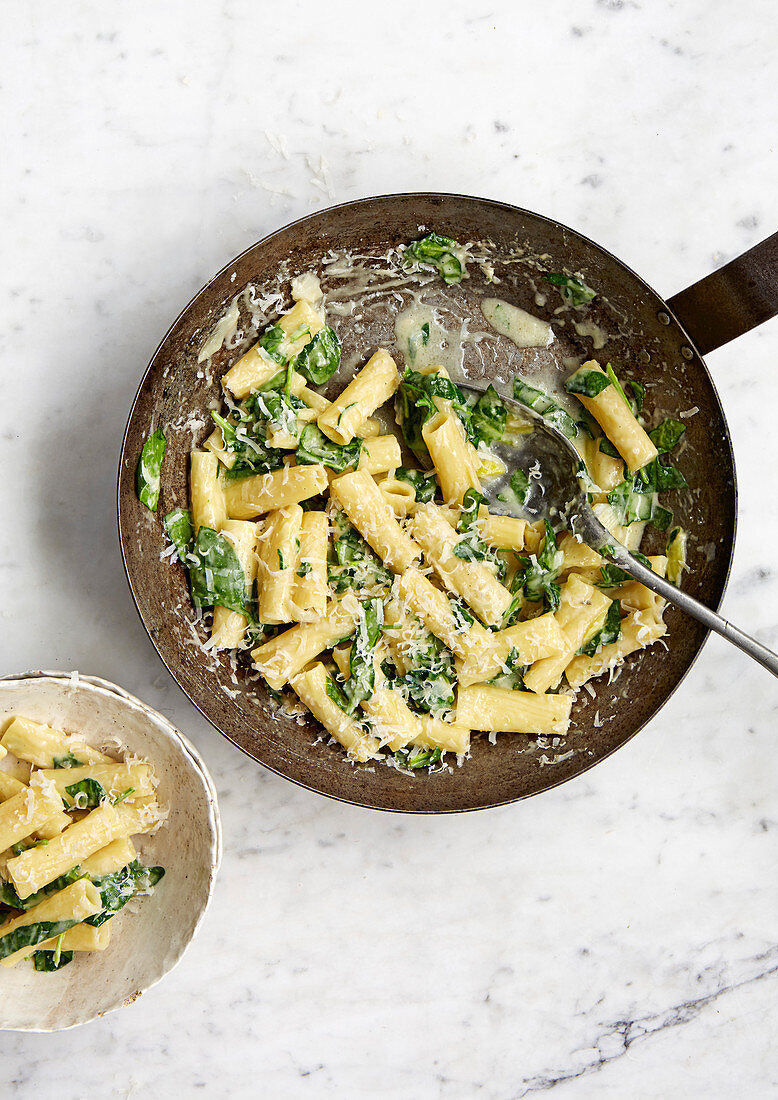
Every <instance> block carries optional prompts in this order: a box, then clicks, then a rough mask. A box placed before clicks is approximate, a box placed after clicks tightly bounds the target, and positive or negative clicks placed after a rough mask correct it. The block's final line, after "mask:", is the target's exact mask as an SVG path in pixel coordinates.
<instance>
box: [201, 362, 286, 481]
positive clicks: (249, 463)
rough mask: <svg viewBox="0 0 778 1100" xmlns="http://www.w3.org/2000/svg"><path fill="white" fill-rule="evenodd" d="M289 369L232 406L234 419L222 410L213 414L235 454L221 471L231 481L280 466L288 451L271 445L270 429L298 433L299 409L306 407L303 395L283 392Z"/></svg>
mask: <svg viewBox="0 0 778 1100" xmlns="http://www.w3.org/2000/svg"><path fill="white" fill-rule="evenodd" d="M288 373H289V372H288V371H279V373H278V374H276V375H274V377H273V378H271V379H270V381H269V382H266V383H265V385H264V386H262V387H261V388H260V389H258V390H255V391H254V392H253V393H252V394H250V396H249V397H247V398H246V400H245V401H243V402H242V403H241V404H240V405H234V406H232V407H231V410H230V420H225V419H224V417H222V416H220V415H219V413H217V412H214V413H212V414H211V416H212V417H213V420H214V422H215V423H216V424H217V425H218V426H219V427H220V428H221V432H222V438H223V440H224V449H225V450H226V451H227V452H228V453H229V454H231V455H234V456H235V461H234V463H233V465H232V466H231V467H230V468H229V469H224V470H221V471H220V476H221V477H224V478H226V479H227V480H228V481H234V480H236V479H239V478H244V477H252V476H253V475H254V474H265V473H269V472H270V471H271V470H277V469H280V467H281V466H282V465H283V460H284V456H285V454H286V452H285V451H284V450H281V449H280V448H275V447H268V445H267V436H268V431H269V430H271V429H273V430H275V429H277V430H279V431H289V432H290V433H291V434H292V435H296V434H297V415H296V414H297V410H298V409H299V408H302V407H303V402H302V401H300V399H299V398H297V397H295V396H293V395H288V394H286V393H283V392H280V391H281V390H282V389H283V386H284V382H285V380H286V377H287V375H288Z"/></svg>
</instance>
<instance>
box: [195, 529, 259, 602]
mask: <svg viewBox="0 0 778 1100" xmlns="http://www.w3.org/2000/svg"><path fill="white" fill-rule="evenodd" d="M190 563H191V564H190V566H189V578H190V581H191V587H192V599H193V601H194V603H195V606H196V607H198V608H200V607H213V606H214V605H218V606H219V607H226V608H228V609H229V610H230V611H239V612H240V613H241V614H243V615H245V614H246V613H247V603H248V595H249V594H248V591H247V589H248V586H247V584H246V574H245V573H244V572H243V566H242V565H241V564H240V561H239V560H238V555H237V554H236V553H235V548H234V546H233V545H232V543H231V542H229V541H228V540H227V539H226V538H225V537H224V536H223V535H218V534H217V533H216V532H215V531H212V530H211V528H210V527H201V528H200V530H199V531H198V532H197V538H196V539H195V544H194V547H193V549H192V555H191V558H190Z"/></svg>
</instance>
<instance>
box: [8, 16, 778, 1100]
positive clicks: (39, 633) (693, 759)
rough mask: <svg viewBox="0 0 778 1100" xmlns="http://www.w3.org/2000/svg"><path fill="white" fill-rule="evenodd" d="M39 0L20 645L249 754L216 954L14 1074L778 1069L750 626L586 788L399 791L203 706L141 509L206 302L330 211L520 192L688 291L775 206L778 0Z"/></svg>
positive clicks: (768, 824)
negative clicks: (154, 422)
mask: <svg viewBox="0 0 778 1100" xmlns="http://www.w3.org/2000/svg"><path fill="white" fill-rule="evenodd" d="M2 18H3V35H2V39H1V40H0V113H1V114H2V118H3V143H2V144H3V154H2V157H0V164H1V167H0V179H1V180H2V199H3V249H2V256H3V262H2V265H0V301H1V302H2V310H3V314H2V315H3V324H2V331H1V332H0V349H1V350H0V354H1V355H2V359H1V362H2V401H1V402H0V462H1V463H2V472H3V476H2V479H0V515H2V516H3V523H2V525H0V569H1V571H0V605H1V606H2V632H1V633H0V671H2V672H18V671H22V670H24V669H27V668H40V667H43V668H64V669H71V668H79V669H81V670H83V671H84V672H88V673H92V674H96V675H100V676H104V677H107V678H108V679H111V680H114V681H116V682H118V683H120V684H122V685H124V686H125V687H127V688H128V689H129V690H131V691H133V692H135V693H137V694H138V695H140V696H141V697H142V698H144V699H145V700H147V701H148V702H149V703H151V704H152V705H153V706H156V707H158V708H159V709H160V710H162V711H163V712H164V713H165V714H166V715H168V716H169V717H170V718H171V719H173V721H174V722H176V723H177V724H178V725H179V726H180V727H181V729H182V730H184V731H185V732H186V733H187V734H188V736H189V737H191V738H192V739H193V740H194V741H195V742H196V744H197V745H198V747H199V748H200V750H201V751H202V753H203V755H204V756H205V758H206V760H207V761H208V762H209V764H210V766H211V768H212V771H213V775H214V777H215V780H216V784H217V786H218V789H219V792H220V796H221V806H222V811H223V817H224V837H225V848H226V855H225V860H224V867H223V873H222V875H221V880H220V882H219V885H218V891H217V895H216V899H215V902H214V904H213V907H212V909H211V911H210V914H209V916H208V917H207V919H206V921H205V924H204V926H203V928H202V930H201V932H200V935H199V937H198V939H197V940H196V942H195V943H194V945H193V946H192V948H191V949H190V951H189V953H188V954H187V956H186V957H185V959H184V961H183V962H182V963H181V965H180V966H179V967H178V969H177V970H176V971H175V972H174V973H173V974H172V975H171V976H170V977H169V978H168V979H167V980H166V981H164V982H163V983H162V984H161V985H159V986H157V987H156V988H155V989H154V990H152V991H151V992H149V993H148V994H147V995H146V996H144V997H142V998H141V999H140V1000H139V1001H138V1002H137V1003H136V1004H135V1005H134V1006H132V1007H131V1008H128V1009H126V1010H124V1011H122V1012H121V1013H119V1014H115V1015H113V1016H111V1017H109V1018H106V1019H105V1020H103V1021H100V1022H98V1023H96V1024H92V1025H90V1026H87V1027H84V1028H81V1029H79V1030H78V1031H76V1032H72V1033H67V1034H63V1035H59V1036H56V1035H55V1036H41V1035H28V1036H22V1035H13V1034H2V1035H0V1073H1V1075H2V1083H0V1094H2V1096H3V1097H14V1098H17V1097H19V1098H22V1097H23V1098H28V1097H29V1098H32V1097H36V1098H38V1097H49V1096H57V1097H58V1100H70V1098H71V1097H72V1098H76V1097H86V1096H91V1097H94V1096H97V1097H126V1096H133V1097H154V1098H167V1097H181V1096H187V1097H188V1096H192V1095H201V1094H202V1093H203V1092H205V1094H206V1095H214V1096H236V1097H242V1096H267V1097H295V1098H296V1097H335V1096H337V1097H339V1098H351V1097H363V1096H364V1097H368V1096H369V1097H380V1098H387V1100H389V1098H391V1100H395V1098H398V1100H399V1098H406V1097H414V1098H416V1097H419V1098H428V1097H429V1098H442V1100H455V1098H456V1100H458V1098H469V1097H476V1096H477V1097H480V1098H483V1100H498V1098H499V1100H503V1098H506V1100H507V1098H518V1097H523V1096H527V1095H532V1094H533V1093H536V1092H543V1091H544V1090H547V1089H550V1088H551V1087H553V1088H554V1091H555V1095H559V1096H560V1097H567V1096H572V1097H575V1098H576V1100H578V1098H579V1097H601V1096H608V1097H620V1098H621V1097H630V1098H632V1097H637V1098H643V1097H645V1098H654V1097H668V1096H684V1097H697V1096H700V1097H702V1096H705V1097H731V1096H735V1095H744V1096H749V1097H768V1096H774V1095H776V1090H778V1053H777V1052H776V1044H775V1033H776V1026H777V1025H778V1019H777V1017H778V1011H777V1010H776V1003H778V1000H777V997H776V994H778V981H776V974H778V918H776V908H777V907H776V901H778V896H777V892H776V874H775V867H776V857H778V809H776V799H777V796H776V789H778V763H777V762H778V754H776V751H775V738H776V709H777V707H778V687H777V686H776V684H775V681H773V680H771V678H770V677H769V675H768V674H767V673H765V672H764V671H762V670H761V669H760V668H758V667H757V666H756V665H753V664H751V663H750V662H749V661H748V660H747V659H746V658H745V657H743V656H741V655H739V654H738V653H737V652H736V651H735V650H732V649H730V648H729V647H727V646H726V645H725V644H724V643H723V642H720V641H719V640H717V639H716V640H712V641H710V642H709V643H708V644H707V646H706V647H705V650H704V652H703V654H702V656H701V658H700V660H699V661H698V663H697V665H696V666H695V668H694V670H693V671H692V672H691V674H690V676H689V677H688V679H687V681H686V683H685V686H684V687H683V689H682V690H681V691H679V692H678V693H677V695H676V696H675V697H674V698H673V699H672V700H671V701H670V703H669V704H668V705H667V706H666V707H665V709H664V710H663V711H662V713H661V714H660V715H659V716H658V718H657V719H656V720H655V721H654V722H653V723H652V724H651V725H650V726H649V728H647V729H646V730H645V731H644V732H643V733H641V734H640V736H639V737H638V738H637V739H636V740H634V741H633V742H632V743H631V744H630V745H628V746H627V747H626V748H624V749H623V750H621V751H620V752H619V753H617V754H616V756H615V757H613V758H611V759H610V760H609V761H607V762H606V763H604V764H603V765H602V766H600V767H598V768H597V769H596V770H595V771H593V772H591V773H589V774H588V775H586V776H584V777H583V778H580V779H578V780H577V781H575V782H572V783H570V784H568V785H567V786H564V787H562V788H561V789H559V790H556V791H553V792H551V793H549V794H546V795H544V796H542V797H539V798H536V799H534V800H531V801H530V802H528V803H525V804H522V805H517V806H513V807H507V808H505V809H501V810H499V811H495V812H489V813H480V814H476V815H465V816H461V817H451V818H448V817H442V818H437V819H425V818H415V819H410V818H402V817H391V816H384V815H381V814H378V813H371V812H368V811H362V810H359V809H355V808H352V807H348V806H342V805H339V804H336V803H333V802H329V801H327V800H325V799H323V798H321V797H318V796H316V795H313V794H309V793H307V792H305V791H302V790H298V789H296V788H295V787H293V786H291V785H290V784H287V783H285V782H284V781H282V780H280V779H278V778H276V777H275V776H273V775H270V774H267V773H265V772H264V771H261V770H260V769H259V768H257V767H255V766H254V765H253V764H252V763H251V762H250V761H248V760H247V759H245V758H243V757H242V756H241V755H240V754H239V753H238V752H237V750H234V749H232V748H231V747H230V746H229V745H228V744H227V743H226V742H224V741H223V740H222V739H221V738H220V737H219V735H218V734H216V733H215V732H214V731H213V730H212V729H211V728H210V727H209V726H208V725H207V724H206V723H205V721H204V720H203V719H201V718H200V717H199V715H198V714H197V713H196V712H195V710H194V708H193V707H192V706H191V705H190V704H189V703H188V702H187V700H186V699H185V698H184V697H183V696H182V695H181V694H180V692H179V691H178V689H177V688H176V686H175V685H174V683H172V682H171V680H170V678H169V676H168V675H167V673H166V672H165V670H164V669H163V668H162V666H161V665H160V663H159V661H158V659H157V657H156V655H155V654H154V652H153V650H152V648H151V646H150V644H149V643H148V641H147V639H146V636H145V634H144V633H143V631H142V628H141V626H140V623H139V622H138V619H137V616H136V614H135V611H134V609H133V607H132V604H131V601H130V597H129V593H128V590H127V586H126V583H125V580H124V577H123V574H122V568H121V564H120V561H119V556H118V552H117V545H116V534H115V519H114V477H115V465H116V459H117V453H118V448H119V443H120V438H121V433H122V429H123V426H124V421H125V417H126V414H127V409H128V406H129V402H130V400H131V397H132V395H133V393H134V391H135V388H136V385H137V382H138V379H139V376H140V373H141V371H142V369H143V367H144V365H145V363H146V361H147V360H148V358H149V356H150V354H151V353H152V351H153V350H154V348H155V347H156V344H157V342H158V340H159V339H160V337H161V335H162V334H163V332H164V331H165V329H166V328H167V326H168V324H169V322H170V321H171V320H172V319H173V318H174V317H175V316H176V314H177V313H178V311H179V309H180V308H181V307H182V306H183V305H184V303H185V302H186V301H187V300H188V299H189V298H190V296H191V295H192V294H193V293H194V292H195V291H196V290H197V289H198V288H199V287H200V285H201V284H202V283H203V282H204V281H205V280H206V279H207V278H208V277H209V276H210V275H211V274H212V273H213V272H214V271H216V270H217V269H218V268H219V267H221V266H222V264H223V263H225V262H226V261H227V260H228V259H229V258H230V257H231V256H232V255H234V254H235V253H237V252H239V251H241V250H242V249H243V248H245V247H246V246H247V245H248V244H250V243H252V242H253V241H255V240H256V239H258V238H259V237H260V236H261V235H263V234H264V233H266V232H267V231H269V230H271V229H273V228H275V227H277V226H279V225H281V224H283V223H284V222H286V221H289V220H291V219H292V218H293V217H297V216H299V215H301V214H303V213H305V212H307V211H309V210H312V209H316V208H319V207H323V206H325V205H327V204H328V203H329V202H331V201H340V200H344V199H348V198H352V197H357V196H362V195H368V194H372V193H377V192H387V191H393V190H394V191H397V190H405V189H418V190H421V189H427V188H430V189H439V190H451V191H461V192H469V193H476V194H479V193H480V194H484V195H488V196H491V197H495V198H499V199H504V200H507V201H511V202H515V203H517V204H519V205H523V206H527V207H530V208H533V209H536V210H538V211H540V212H542V213H545V214H548V215H551V216H552V217H557V218H559V219H560V220H562V221H565V222H567V223H568V224H570V225H573V226H575V227H577V228H578V229H580V230H582V231H583V232H585V233H587V234H589V235H591V236H593V237H594V238H595V239H597V240H599V241H601V242H602V243H603V244H605V245H606V246H608V247H610V248H611V249H612V250H613V251H614V252H616V253H617V254H618V255H620V256H621V257H622V258H623V259H624V260H625V261H626V262H627V263H629V264H630V265H631V266H633V267H634V268H636V269H637V270H638V271H640V272H641V273H642V274H644V275H645V277H646V278H647V279H648V281H649V282H651V283H653V284H654V285H655V286H656V287H657V288H658V289H659V290H660V292H664V293H666V294H670V293H672V292H674V291H676V290H678V289H680V288H681V287H682V286H684V285H686V284H687V283H688V282H691V281H693V280H694V279H695V278H697V277H699V276H700V275H702V274H704V273H706V272H707V271H708V270H710V269H711V268H712V267H714V266H716V265H717V264H720V263H722V262H723V261H724V260H726V259H728V258H730V257H731V256H733V255H735V254H737V253H738V252H740V251H742V250H743V249H745V248H746V247H749V246H750V245H752V244H754V243H755V242H756V241H758V240H759V239H760V238H762V237H763V236H766V235H767V234H768V233H769V232H771V231H772V230H773V229H774V228H775V225H776V221H777V220H778V217H777V216H776V215H777V214H778V197H777V196H778V190H777V189H776V186H775V180H776V173H775V155H776V154H775V130H776V119H775V113H774V104H775V85H776V71H775V55H776V46H777V45H778V42H777V41H776V38H777V35H776V30H777V27H778V16H777V15H776V11H775V7H774V5H773V4H772V3H771V2H770V0H741V3H739V4H738V5H737V11H736V13H734V12H733V9H732V7H731V5H730V4H729V3H725V2H724V0H685V2H683V3H681V2H680V0H675V2H674V0H653V2H649V0H637V2H631V0H599V2H594V0H579V2H578V3H576V4H575V5H573V4H565V5H563V4H556V5H550V4H543V5H538V4H535V3H530V2H529V0H514V2H513V3H510V2H509V0H490V2H489V3H484V2H483V0H472V2H470V3H468V4H465V3H462V2H461V0H447V2H446V3H443V2H438V0H433V2H428V3H426V4H424V3H420V2H419V0H414V2H411V0H394V2H393V3H392V4H390V5H385V6H383V7H379V6H378V5H373V4H364V3H361V4H360V3H356V2H355V0H335V2H334V3H331V4H329V5H322V4H313V3H308V2H304V0H292V2H290V3H287V4H286V5H270V4H268V3H252V2H250V0H224V2H223V3H218V4H217V3H212V2H210V0H200V2H199V3H198V4H192V3H189V2H184V0H179V2H170V3H165V4H157V3H151V2H149V0H141V2H137V3H134V4H104V3H98V2H97V0H81V2H78V3H74V4H70V5H65V6H63V5H61V4H58V3H54V2H53V0H38V2H37V3H35V4H29V3H26V2H21V0H6V3H5V4H4V5H3V13H2ZM777 352H778V322H773V323H772V324H768V325H766V326H765V327H764V328H763V329H762V330H760V331H757V332H753V333H751V334H749V335H747V336H745V337H743V338H741V339H740V340H738V341H737V342H736V343H735V344H733V345H731V346H729V347H727V348H724V349H721V350H720V351H718V352H715V353H713V354H711V356H710V358H709V364H710V368H711V371H712V373H713V375H714V377H715V380H716V383H717V385H718V387H719V389H720V392H721V395H722V398H723V401H724V404H725V407H726V410H727V412H728V415H729V421H730V424H731V427H732V433H733V437H734V445H735V451H736V455H737V460H738V467H739V474H740V491H741V498H740V501H741V503H740V533H739V540H738V546H737V552H736V556H735V565H734V572H733V577H732V582H731V585H730V589H729V592H728V595H727V598H726V604H725V607H726V609H727V611H728V612H729V614H730V615H731V616H732V617H733V618H734V619H735V620H736V621H737V622H739V623H741V624H742V625H743V626H745V627H746V628H749V629H750V630H752V631H753V632H755V633H756V634H758V635H759V637H760V638H762V639H763V640H764V641H765V642H767V643H768V644H772V645H773V646H776V645H778V573H776V566H775V561H774V552H773V550H772V548H773V547H774V546H775V540H776V538H778V511H777V510H776V505H775V493H774V491H773V488H774V482H775V477H774V466H775V459H774V444H775V438H776V427H775V407H776V402H777V401H778V372H777V371H776V353H777ZM765 490H768V491H767V492H765ZM1 995H2V981H1V979H0V996H1Z"/></svg>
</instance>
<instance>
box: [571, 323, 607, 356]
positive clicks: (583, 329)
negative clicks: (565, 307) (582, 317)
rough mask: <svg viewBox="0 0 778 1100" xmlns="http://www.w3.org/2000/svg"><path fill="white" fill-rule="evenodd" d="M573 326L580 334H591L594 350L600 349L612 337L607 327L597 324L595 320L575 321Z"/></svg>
mask: <svg viewBox="0 0 778 1100" xmlns="http://www.w3.org/2000/svg"><path fill="white" fill-rule="evenodd" d="M573 328H574V329H575V331H576V332H577V333H578V335H579V336H589V337H590V338H591V341H592V348H593V349H594V351H599V350H600V348H604V347H605V345H606V344H607V343H608V340H609V339H610V337H609V336H608V333H607V332H606V331H605V329H603V328H600V326H599V325H595V323H594V321H573Z"/></svg>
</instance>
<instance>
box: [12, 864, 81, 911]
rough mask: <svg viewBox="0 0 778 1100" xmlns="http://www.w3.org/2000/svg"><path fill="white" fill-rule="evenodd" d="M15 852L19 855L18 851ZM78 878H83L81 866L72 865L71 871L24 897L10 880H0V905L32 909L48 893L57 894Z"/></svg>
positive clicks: (47, 895)
mask: <svg viewBox="0 0 778 1100" xmlns="http://www.w3.org/2000/svg"><path fill="white" fill-rule="evenodd" d="M16 854H17V855H21V853H20V852H18V853H16ZM79 878H83V874H82V872H81V868H80V867H74V868H73V869H72V870H71V871H68V872H67V873H66V874H64V875H60V877H59V878H56V879H54V881H53V882H49V883H48V884H47V885H46V886H43V887H41V889H40V890H36V891H35V893H34V894H30V896H29V897H26V898H20V897H19V895H18V894H17V892H16V890H15V889H14V887H13V886H12V884H11V883H10V882H2V881H0V905H7V906H9V908H11V909H32V908H33V907H34V906H36V905H38V904H39V903H40V902H42V901H44V900H45V899H46V898H47V897H49V895H50V894H58V893H59V891H60V890H64V889H65V887H66V886H70V884H71V882H75V881H76V879H79Z"/></svg>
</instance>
